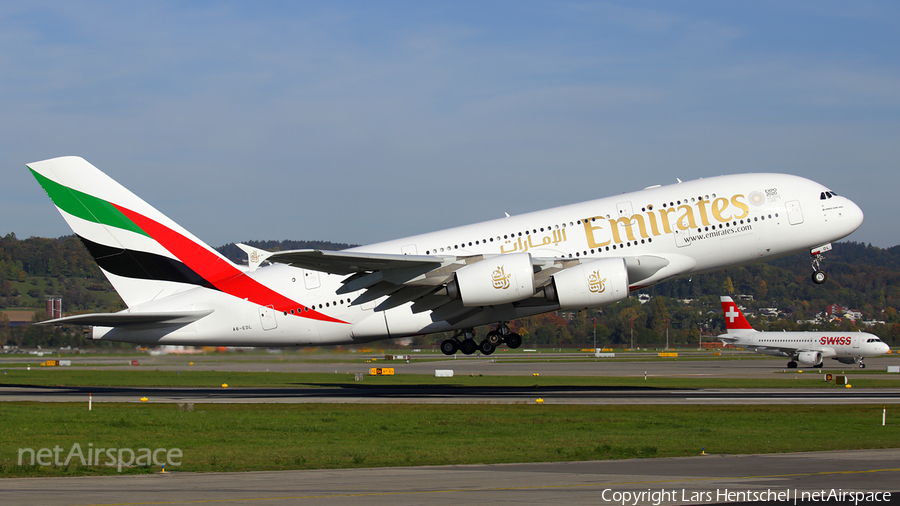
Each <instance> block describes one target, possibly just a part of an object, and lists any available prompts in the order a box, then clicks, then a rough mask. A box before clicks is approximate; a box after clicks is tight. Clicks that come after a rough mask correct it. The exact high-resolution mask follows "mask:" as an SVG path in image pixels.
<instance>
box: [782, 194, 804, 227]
mask: <svg viewBox="0 0 900 506" xmlns="http://www.w3.org/2000/svg"><path fill="white" fill-rule="evenodd" d="M784 206H785V208H787V215H788V222H790V224H791V225H799V224H801V223H803V210H801V209H800V201H799V200H792V201H790V202H786V203H785V204H784Z"/></svg>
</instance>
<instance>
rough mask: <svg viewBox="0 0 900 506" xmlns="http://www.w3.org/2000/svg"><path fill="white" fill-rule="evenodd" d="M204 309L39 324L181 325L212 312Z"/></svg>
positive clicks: (100, 315) (101, 315)
mask: <svg viewBox="0 0 900 506" xmlns="http://www.w3.org/2000/svg"><path fill="white" fill-rule="evenodd" d="M212 312H213V310H212V309H204V310H202V311H172V312H168V313H94V314H79V315H75V316H66V317H64V318H57V319H55V320H47V321H43V322H40V323H37V325H63V324H66V325H93V326H95V327H128V326H131V325H180V324H188V323H191V322H195V321H197V320H199V319H200V318H203V317H204V316H208V315H210V314H212Z"/></svg>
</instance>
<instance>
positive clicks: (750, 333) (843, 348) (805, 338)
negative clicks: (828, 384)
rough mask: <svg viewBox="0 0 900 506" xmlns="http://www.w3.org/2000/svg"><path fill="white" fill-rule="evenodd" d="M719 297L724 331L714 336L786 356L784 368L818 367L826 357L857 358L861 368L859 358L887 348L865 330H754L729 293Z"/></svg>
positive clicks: (848, 360)
mask: <svg viewBox="0 0 900 506" xmlns="http://www.w3.org/2000/svg"><path fill="white" fill-rule="evenodd" d="M721 300H722V310H723V311H724V312H725V328H726V329H728V333H727V334H722V335H720V336H718V339H719V340H720V341H722V342H723V343H727V344H731V345H734V346H737V347H739V348H747V349H750V350H753V351H756V352H759V353H765V354H766V355H774V356H776V357H788V358H790V359H791V361H790V362H788V365H787V366H788V369H794V368H796V367H797V364H798V363H800V364H801V365H804V366H807V367H822V364H823V360H824V359H826V358H830V359H833V360H837V361H838V362H840V363H842V364H853V363H856V362H859V368H860V369H864V368H865V367H866V364H865V363H864V362H863V358H865V357H877V356H878V355H884V354H885V353H887V352H888V351H889V350H890V347H889V346H888V345H887V344H886V343H884V342H883V341H882V340H881V339H879V338H878V336H875V335H872V334H867V333H865V332H855V333H854V332H757V331H755V330H753V327H751V326H750V323H748V322H747V319H746V318H744V314H743V313H741V310H740V309H738V307H737V305H735V303H734V301H733V300H731V297H722V298H721Z"/></svg>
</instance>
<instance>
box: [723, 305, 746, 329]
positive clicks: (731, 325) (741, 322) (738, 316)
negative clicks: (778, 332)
mask: <svg viewBox="0 0 900 506" xmlns="http://www.w3.org/2000/svg"><path fill="white" fill-rule="evenodd" d="M722 311H723V312H724V313H725V328H727V329H734V330H752V329H753V327H751V326H750V322H748V321H747V319H746V318H744V313H742V312H741V310H740V309H738V307H737V305H736V304H735V303H734V302H723V303H722Z"/></svg>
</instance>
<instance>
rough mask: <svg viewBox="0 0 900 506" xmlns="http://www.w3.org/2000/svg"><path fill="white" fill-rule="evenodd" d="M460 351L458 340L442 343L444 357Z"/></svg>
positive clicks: (448, 340)
mask: <svg viewBox="0 0 900 506" xmlns="http://www.w3.org/2000/svg"><path fill="white" fill-rule="evenodd" d="M458 349H459V342H458V341H457V340H456V339H447V340H445V341H444V342H442V343H441V353H443V354H444V355H453V354H454V353H456V350H458Z"/></svg>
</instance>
